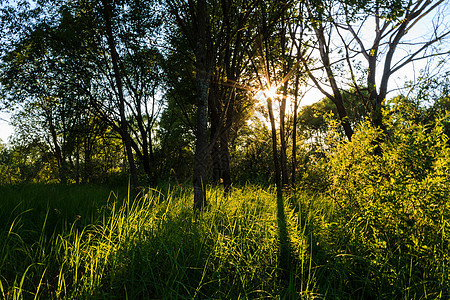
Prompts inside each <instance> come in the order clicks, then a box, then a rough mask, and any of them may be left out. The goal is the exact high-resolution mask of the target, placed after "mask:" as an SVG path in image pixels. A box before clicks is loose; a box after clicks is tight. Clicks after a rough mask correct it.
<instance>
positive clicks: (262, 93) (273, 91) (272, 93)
mask: <svg viewBox="0 0 450 300" xmlns="http://www.w3.org/2000/svg"><path fill="white" fill-rule="evenodd" d="M276 97H278V94H277V86H271V87H268V88H267V89H265V90H259V91H258V92H257V93H256V95H255V98H256V99H258V100H259V101H265V100H267V99H269V98H270V99H272V100H273V99H275V98H276Z"/></svg>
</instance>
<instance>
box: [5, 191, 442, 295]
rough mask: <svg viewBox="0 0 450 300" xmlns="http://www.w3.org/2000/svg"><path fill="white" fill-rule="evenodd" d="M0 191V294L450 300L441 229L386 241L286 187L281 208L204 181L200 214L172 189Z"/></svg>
mask: <svg viewBox="0 0 450 300" xmlns="http://www.w3.org/2000/svg"><path fill="white" fill-rule="evenodd" d="M0 195H1V201H0V241H1V243H0V298H2V299H265V298H276V299H436V298H442V299H446V298H448V297H449V296H450V294H449V291H450V285H449V277H448V276H449V275H448V271H449V267H448V264H447V262H448V249H447V246H448V241H449V239H448V233H445V232H441V231H440V229H439V228H437V229H436V230H437V232H438V233H440V240H434V241H433V242H434V243H435V244H434V245H428V244H426V243H424V241H421V240H417V241H416V245H415V246H414V245H409V241H408V240H406V239H405V240H402V241H395V239H396V238H399V237H400V238H401V237H402V236H403V235H402V234H401V233H399V232H397V236H392V237H389V238H385V239H383V238H382V237H381V235H377V234H375V232H376V231H377V230H380V228H376V226H375V225H373V223H371V222H369V221H367V222H366V221H365V220H364V219H362V218H361V217H360V216H358V215H357V214H356V213H355V214H354V216H353V217H354V218H353V217H351V218H350V219H348V218H347V217H346V216H345V215H344V214H342V210H341V209H340V207H339V206H338V205H337V204H336V201H333V200H332V198H330V197H326V196H325V195H318V194H316V195H314V194H311V193H307V192H305V191H303V192H300V191H297V192H295V191H290V192H286V193H285V196H284V198H283V201H282V202H281V203H282V204H283V205H281V207H280V205H278V206H277V198H276V192H275V189H274V188H271V187H258V186H252V185H248V186H242V187H240V188H233V191H232V195H231V196H230V197H225V196H224V195H223V190H222V189H220V188H214V187H210V188H209V189H208V199H209V206H208V208H207V209H206V210H204V211H202V212H197V213H194V211H193V209H192V198H193V195H192V191H191V190H189V189H188V188H185V189H182V188H180V187H179V186H175V187H169V186H166V187H163V188H161V189H145V190H144V191H143V192H142V193H141V194H139V195H137V196H136V197H135V198H134V197H133V196H131V193H130V192H129V191H128V189H127V187H122V188H115V189H114V188H111V187H108V186H96V185H67V186H64V185H17V186H3V187H0ZM279 203H280V202H279ZM280 209H282V210H283V214H282V215H280V212H279V210H280ZM277 210H278V211H277ZM280 216H281V218H282V219H280ZM368 219H370V217H368ZM394 221H395V220H392V222H393V223H392V224H390V225H392V226H394V227H396V226H397V225H395V222H394ZM418 221H419V220H418ZM434 225H435V226H442V224H441V225H439V224H437V223H436V224H434ZM401 226H403V227H404V225H401V224H398V226H397V227H396V229H395V230H397V231H400V230H407V229H406V228H402V227H401ZM428 226H433V224H429V225H428ZM280 228H285V229H286V234H282V232H280ZM413 229H414V227H413V226H411V228H410V230H413ZM428 229H432V228H431V227H430V228H428ZM441 229H442V230H444V227H442V228H441ZM386 232H388V231H386ZM280 233H281V234H280ZM405 236H406V234H405ZM407 236H408V237H409V238H410V239H411V237H413V238H414V234H413V233H412V232H408V233H407ZM416 236H417V237H416V239H420V237H419V233H417V235H416ZM428 247H433V249H430V248H428ZM283 249H284V250H283ZM286 249H287V251H286ZM439 249H440V250H439Z"/></svg>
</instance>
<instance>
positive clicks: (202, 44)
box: [193, 0, 210, 211]
mask: <svg viewBox="0 0 450 300" xmlns="http://www.w3.org/2000/svg"><path fill="white" fill-rule="evenodd" d="M206 5H207V4H206V0H198V1H197V16H196V19H195V21H196V23H197V43H196V50H195V58H196V64H195V65H196V69H197V70H196V71H197V72H196V84H197V97H198V98H197V126H196V127H197V128H196V129H197V132H196V138H197V141H196V143H195V155H194V178H193V185H194V210H196V211H198V210H201V209H203V208H204V207H205V206H206V203H207V202H206V201H207V200H206V170H207V164H208V156H209V155H208V154H209V151H208V137H207V106H208V90H209V84H210V81H209V78H210V68H209V65H210V64H209V62H208V51H207V48H208V46H207V37H206V34H207V23H206V20H207V19H208V18H209V16H208V15H207V11H206Z"/></svg>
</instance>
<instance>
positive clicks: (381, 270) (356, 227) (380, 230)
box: [328, 120, 450, 298]
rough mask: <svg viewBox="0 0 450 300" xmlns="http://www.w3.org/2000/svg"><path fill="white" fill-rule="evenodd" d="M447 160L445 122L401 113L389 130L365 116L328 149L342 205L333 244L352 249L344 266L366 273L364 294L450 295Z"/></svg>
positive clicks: (340, 250)
mask: <svg viewBox="0 0 450 300" xmlns="http://www.w3.org/2000/svg"><path fill="white" fill-rule="evenodd" d="M381 141H383V142H381ZM375 147H381V150H382V151H381V152H382V154H381V155H376V154H374V153H375V152H376V151H375ZM449 163H450V155H449V148H448V146H447V136H446V135H445V134H444V129H443V126H442V125H441V123H440V122H435V123H434V124H433V125H427V126H425V125H418V124H414V123H413V122H412V121H408V120H402V122H396V123H395V124H394V125H393V126H391V127H390V128H389V131H388V135H384V134H382V133H381V132H380V131H379V130H376V129H374V128H373V127H371V126H370V125H369V124H367V123H364V124H362V125H360V126H359V128H358V129H357V130H356V131H355V134H354V136H353V138H352V142H340V143H338V144H337V146H336V148H335V149H334V151H332V153H331V154H330V162H329V180H330V182H331V186H330V188H329V190H328V193H329V195H330V197H331V198H332V199H333V201H334V203H335V205H336V206H337V207H338V208H339V209H338V210H336V215H335V218H336V219H335V221H336V224H335V225H336V226H335V227H333V231H330V238H329V243H332V244H334V246H335V255H337V254H338V253H345V254H346V255H347V254H349V255H352V257H353V258H352V259H350V260H348V261H347V264H344V266H347V267H348V268H349V269H350V270H351V271H350V270H349V274H351V273H352V272H353V274H355V273H356V274H358V272H360V273H359V275H360V278H365V279H366V281H365V283H364V285H365V287H364V289H365V291H366V293H367V295H378V296H377V297H392V296H395V297H407V298H410V297H414V298H415V297H419V296H418V295H428V297H430V296H432V297H433V298H434V297H448V296H449V294H445V293H448V291H449V290H450V283H449V275H448V267H447V266H448V265H449V264H450V259H449V258H450V257H449V254H448V251H447V249H448V245H449V241H450V236H449V233H448V232H449V229H450V223H449V220H450V210H449V209H450V205H449V203H450V202H449V195H450V173H449ZM335 257H336V256H335ZM355 257H357V258H358V259H357V260H355V259H354V258H355ZM341 263H342V260H341ZM358 268H359V269H358ZM341 270H342V269H341Z"/></svg>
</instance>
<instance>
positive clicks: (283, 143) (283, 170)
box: [280, 82, 289, 187]
mask: <svg viewBox="0 0 450 300" xmlns="http://www.w3.org/2000/svg"><path fill="white" fill-rule="evenodd" d="M287 89H288V83H287V82H285V83H284V85H283V96H282V98H281V105H280V142H281V143H280V145H281V179H282V183H283V186H284V187H286V186H287V185H288V183H289V175H288V168H287V153H286V151H287V150H286V127H285V125H286V122H285V115H286V97H287Z"/></svg>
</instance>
